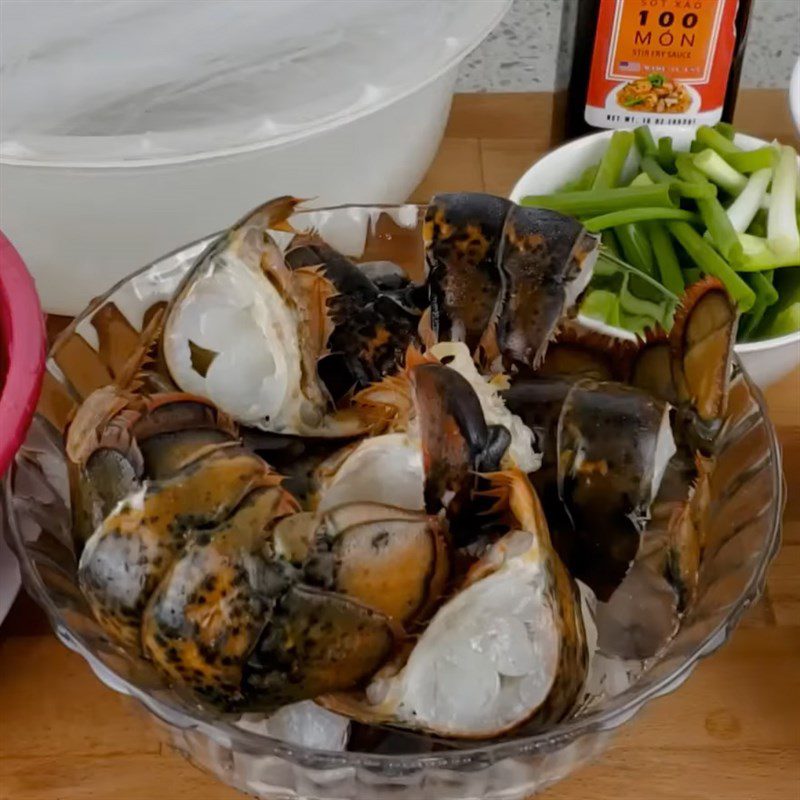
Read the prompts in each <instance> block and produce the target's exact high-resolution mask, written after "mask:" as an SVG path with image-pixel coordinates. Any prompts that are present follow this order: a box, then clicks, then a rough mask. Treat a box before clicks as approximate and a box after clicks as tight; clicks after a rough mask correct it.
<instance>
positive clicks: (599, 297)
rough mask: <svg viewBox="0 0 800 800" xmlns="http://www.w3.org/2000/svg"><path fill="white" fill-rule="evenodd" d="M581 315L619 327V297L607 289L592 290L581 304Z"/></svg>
mask: <svg viewBox="0 0 800 800" xmlns="http://www.w3.org/2000/svg"><path fill="white" fill-rule="evenodd" d="M581 314H584V315H586V316H587V317H592V319H599V320H600V321H601V322H605V323H606V325H613V326H614V327H619V324H620V323H619V296H618V295H617V293H616V292H609V291H607V290H605V289H590V290H589V291H588V292H587V293H586V296H585V297H584V298H583V302H582V303H581Z"/></svg>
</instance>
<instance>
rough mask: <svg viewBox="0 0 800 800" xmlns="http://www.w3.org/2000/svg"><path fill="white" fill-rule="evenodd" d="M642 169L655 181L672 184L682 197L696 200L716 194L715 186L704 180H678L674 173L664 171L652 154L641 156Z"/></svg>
mask: <svg viewBox="0 0 800 800" xmlns="http://www.w3.org/2000/svg"><path fill="white" fill-rule="evenodd" d="M642 169H643V170H644V171H645V173H646V174H647V176H648V177H649V178H650V179H652V180H653V181H655V182H656V183H669V184H671V185H672V186H674V187H675V189H676V190H677V191H678V193H679V194H680V195H681V196H682V197H688V198H691V199H692V200H697V199H700V198H709V197H716V195H717V188H716V186H714V185H713V184H711V183H709V182H708V181H706V180H704V181H702V182H701V181H682V180H678V178H676V177H675V176H674V175H670V174H669V173H668V172H665V171H664V170H663V169H662V168H661V165H660V164H659V163H658V162H657V161H656V160H655V159H654V158H653V157H652V156H645V157H644V158H642Z"/></svg>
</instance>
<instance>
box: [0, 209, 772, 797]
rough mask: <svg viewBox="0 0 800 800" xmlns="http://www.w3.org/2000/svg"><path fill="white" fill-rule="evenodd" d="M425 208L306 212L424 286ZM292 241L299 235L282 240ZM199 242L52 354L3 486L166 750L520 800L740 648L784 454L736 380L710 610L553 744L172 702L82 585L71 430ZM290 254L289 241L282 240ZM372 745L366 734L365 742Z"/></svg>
mask: <svg viewBox="0 0 800 800" xmlns="http://www.w3.org/2000/svg"><path fill="white" fill-rule="evenodd" d="M421 219H422V209H420V208H419V207H417V206H414V205H404V206H382V207H375V206H372V207H370V206H341V207H338V208H327V209H320V210H305V211H299V212H297V213H296V214H295V215H294V217H293V218H292V220H291V221H292V223H293V224H294V225H295V226H296V227H299V228H308V227H314V228H316V229H318V230H319V231H320V232H321V234H322V236H323V237H324V238H325V239H326V240H327V241H328V242H330V244H332V245H333V246H334V247H336V248H338V249H339V250H341V251H343V252H344V253H347V254H348V255H350V256H352V257H354V258H356V259H357V260H369V261H375V260H390V261H394V262H395V263H398V264H400V265H402V266H404V267H406V268H407V269H408V270H409V272H410V273H411V274H412V276H414V277H419V272H420V269H421V265H422V263H423V253H422V241H421V235H420V226H421ZM284 237H285V238H284ZM212 238H213V237H208V238H207V239H204V240H202V241H199V242H196V243H194V244H191V245H188V246H186V247H184V248H182V249H180V250H178V251H176V252H174V253H172V254H170V255H168V256H165V257H164V258H162V259H160V260H158V261H156V262H155V263H153V264H151V265H150V266H148V267H145V268H144V269H142V270H140V271H139V272H137V273H135V274H134V275H132V276H130V277H129V278H127V279H125V280H124V281H122V282H121V283H119V284H117V286H115V287H114V288H113V289H112V290H111V291H110V292H108V294H106V295H105V296H103V297H101V298H99V299H97V300H95V301H94V302H93V303H92V304H91V305H90V307H89V308H88V309H87V310H86V311H85V312H84V313H83V314H81V315H80V316H79V317H78V318H77V319H76V320H75V321H74V323H73V324H72V325H71V326H70V327H69V328H67V329H66V330H65V331H64V333H63V334H62V335H61V336H60V337H59V338H58V340H57V341H56V342H55V343H54V345H53V347H52V349H51V351H50V354H49V358H48V360H47V370H46V373H45V377H44V384H43V392H42V396H41V400H40V402H39V406H38V409H37V413H36V416H35V418H34V420H33V424H32V427H31V429H30V431H29V434H28V437H27V439H26V440H25V442H24V444H23V446H22V448H21V449H20V451H19V453H18V454H17V456H16V459H15V461H14V463H13V464H12V467H11V469H10V470H9V473H8V475H7V476H6V478H5V481H4V486H3V493H2V498H3V503H4V505H5V512H6V514H7V517H8V523H9V524H8V530H9V535H10V542H11V545H12V547H13V548H14V550H15V551H16V553H17V554H18V556H19V559H20V563H21V565H22V571H23V578H24V582H25V585H26V587H27V589H28V591H29V592H30V593H31V594H32V595H33V597H34V598H35V599H36V600H37V601H38V602H39V603H40V604H41V605H42V607H43V608H44V610H45V611H46V612H47V615H48V616H49V618H50V621H51V623H52V625H53V628H54V630H55V632H56V635H57V636H58V637H59V639H60V640H61V641H62V642H63V643H64V644H66V645H67V646H68V647H70V648H71V649H73V650H74V651H76V652H77V653H80V655H81V656H83V658H84V659H86V661H87V662H88V664H89V665H90V667H91V668H92V669H93V670H94V672H95V674H96V675H97V676H98V677H99V678H100V680H101V681H103V683H105V684H106V685H108V686H110V687H111V688H112V689H114V690H116V691H118V692H120V693H122V694H125V695H129V696H130V697H132V698H134V699H136V700H138V701H139V702H140V703H141V704H142V705H143V706H144V707H145V708H146V709H147V710H148V711H149V712H150V713H151V715H152V716H153V717H154V718H155V720H156V722H157V724H158V727H159V729H160V731H161V733H162V735H163V737H164V738H165V739H166V740H167V741H168V742H169V743H171V744H172V745H173V746H174V747H175V748H176V749H177V750H179V751H180V752H181V753H183V754H184V755H185V756H186V757H187V758H188V759H190V760H191V761H192V762H193V763H195V764H196V765H198V766H200V767H201V768H203V769H205V770H207V771H209V772H211V773H212V774H214V775H216V776H217V777H218V778H219V779H221V780H222V781H224V782H226V783H228V784H230V785H231V786H234V787H236V788H238V789H240V790H242V791H244V792H247V793H249V794H252V795H255V796H256V797H261V798H265V799H266V798H269V800H300V798H304V800H333V798H346V799H347V800H360V799H361V798H363V799H364V800H367V799H369V800H380V799H381V798H406V799H407V800H420V799H421V798H437V800H444V799H445V798H458V800H522V799H523V798H527V797H530V796H531V795H533V794H535V793H536V792H538V791H540V790H542V789H543V788H544V787H546V786H549V785H551V784H552V783H554V782H556V781H558V780H560V779H562V778H564V777H565V776H567V775H568V774H569V773H570V772H572V771H573V770H575V769H577V768H578V767H580V766H581V765H582V764H584V763H586V762H587V761H588V760H590V759H591V758H593V757H595V756H597V755H598V754H599V753H600V752H601V751H602V750H603V749H604V748H605V747H606V746H607V744H608V742H609V739H610V737H611V735H612V734H613V733H614V731H615V730H616V729H617V728H618V727H619V726H620V725H622V724H623V723H625V722H627V721H628V720H630V719H631V718H632V717H633V716H634V715H635V714H636V712H637V711H639V710H640V709H641V708H642V707H643V706H644V705H645V703H647V702H648V701H649V700H651V699H653V698H654V697H658V696H660V695H663V694H666V693H668V692H671V691H674V690H675V689H677V688H678V687H679V686H680V684H681V683H682V682H683V681H684V680H686V678H687V677H688V676H689V675H690V673H691V672H692V670H693V669H694V667H695V665H696V664H697V663H698V661H699V660H700V659H701V658H704V657H705V656H708V655H710V654H711V653H713V652H714V651H715V650H716V649H717V648H718V647H720V646H721V645H722V644H723V643H724V642H725V641H726V640H727V639H728V637H729V636H730V634H731V632H732V630H733V629H734V627H735V626H736V624H737V623H738V621H739V619H740V618H741V616H742V614H743V613H744V612H745V610H746V609H747V608H748V607H749V606H750V605H751V604H752V603H753V602H754V601H755V600H756V599H757V598H758V596H759V595H760V594H761V592H762V590H763V587H764V580H765V573H766V570H767V566H768V564H769V562H770V560H771V559H772V557H773V556H774V554H775V552H776V550H777V548H778V545H779V539H780V520H781V514H782V509H783V498H784V488H783V483H782V473H781V463H780V453H779V450H778V445H777V441H776V438H775V432H774V430H773V427H772V425H771V424H770V422H769V420H768V419H767V416H766V411H765V407H764V401H763V398H762V397H761V394H760V393H759V391H758V389H757V388H756V387H755V386H754V385H753V383H752V382H751V381H750V380H749V378H748V377H747V375H746V374H745V373H744V372H742V371H741V369H740V368H739V367H738V365H737V367H736V368H735V375H734V378H733V381H732V385H731V392H730V403H729V417H728V420H727V422H726V424H725V426H724V428H723V431H722V433H721V442H720V452H719V457H718V459H717V463H716V467H715V470H714V473H713V476H712V480H711V509H710V511H711V513H710V520H711V528H710V531H709V541H708V546H707V549H706V555H705V560H704V562H703V565H702V569H701V574H700V585H699V591H698V594H697V599H696V602H695V603H694V604H693V605H692V606H691V608H690V609H689V610H688V611H687V613H686V614H685V616H684V617H683V619H682V623H681V625H680V628H679V630H678V631H677V633H676V634H675V636H674V637H673V638H672V639H671V640H670V641H669V642H668V643H667V644H666V645H665V647H664V648H663V649H662V650H661V651H660V652H659V653H658V655H657V656H656V657H654V658H653V659H651V660H650V661H648V662H647V664H646V665H645V667H644V668H642V669H641V670H638V671H636V673H635V674H634V675H633V676H632V678H631V680H630V681H629V682H626V685H624V686H623V687H622V688H621V689H620V690H619V691H616V692H611V691H610V690H609V691H608V692H607V693H606V694H605V696H603V698H602V699H601V700H600V701H599V702H597V703H595V704H592V705H589V706H587V707H585V708H584V709H583V710H582V712H581V713H580V715H579V716H576V717H574V718H573V719H570V720H568V721H566V722H563V723H561V724H559V725H555V726H552V727H550V728H548V729H547V730H545V731H542V732H540V733H536V734H535V735H529V734H524V733H519V734H516V735H509V736H506V737H503V738H502V739H498V740H496V741H493V742H490V743H466V744H465V743H463V742H461V743H459V742H448V741H443V740H441V739H439V740H433V739H432V738H431V737H428V736H425V735H421V734H408V735H400V734H390V735H388V736H386V737H384V738H381V736H380V735H371V734H379V733H380V731H379V730H378V729H369V730H368V731H367V734H370V735H366V736H360V737H351V740H350V743H349V745H348V748H349V749H347V750H320V749H314V748H311V747H306V746H302V745H298V744H293V743H291V742H289V741H285V740H280V739H276V738H271V737H269V736H267V735H265V734H262V733H259V732H256V731H254V730H252V729H245V728H242V727H239V725H237V724H235V722H236V720H235V719H234V718H230V719H229V718H224V717H220V715H218V714H213V713H210V712H209V711H207V710H205V709H204V708H202V707H200V706H197V705H195V704H193V703H192V702H191V701H189V700H186V699H185V698H182V697H180V696H178V695H177V694H176V693H175V692H174V691H172V690H170V689H169V687H168V686H166V685H165V683H163V682H162V680H161V679H160V677H159V676H158V675H157V674H156V673H155V672H154V671H153V670H152V668H151V667H149V666H148V664H147V663H146V662H144V661H142V660H140V659H137V658H135V657H132V656H131V655H129V654H127V653H125V652H123V651H121V650H120V649H119V648H118V647H117V646H116V645H114V644H113V643H112V642H110V641H109V640H108V639H107V638H106V637H105V635H104V634H103V632H102V631H101V630H100V628H99V626H98V625H97V624H96V622H95V621H94V618H93V617H92V615H91V613H90V612H89V609H88V608H87V605H86V603H85V601H84V599H83V597H82V595H81V592H80V590H79V589H78V586H77V583H76V556H75V553H74V550H73V546H72V538H71V532H70V514H69V489H68V482H67V467H66V462H65V456H64V452H63V448H62V430H63V428H64V425H65V422H66V420H67V418H68V415H69V413H70V412H71V410H72V408H73V407H74V405H75V402H76V400H78V399H80V398H81V397H85V396H86V395H87V394H88V393H89V392H91V391H92V390H93V389H95V388H96V387H98V386H101V385H104V384H106V383H108V382H110V381H111V380H112V379H113V376H114V374H115V369H116V368H117V366H118V365H120V364H122V363H124V361H125V358H126V356H127V354H128V353H129V352H130V349H131V348H132V347H133V346H134V343H135V342H136V334H137V332H138V331H140V330H141V328H142V326H143V325H144V324H145V323H146V321H147V319H148V318H149V315H150V314H152V313H153V311H152V310H153V308H154V307H156V306H158V305H159V304H163V303H165V302H166V301H167V300H168V299H169V298H170V296H171V295H172V293H173V292H174V290H175V289H176V287H177V286H178V284H179V282H180V280H181V278H182V277H183V276H184V275H185V274H186V272H187V270H188V269H189V268H190V266H191V264H192V262H193V260H194V258H195V257H196V256H197V255H198V254H199V253H200V251H201V250H202V249H203V247H204V246H205V245H206V244H207V243H208V242H209V241H211V239H212ZM277 239H278V243H279V244H280V245H281V246H285V244H286V243H287V241H288V234H277ZM362 733H363V732H362Z"/></svg>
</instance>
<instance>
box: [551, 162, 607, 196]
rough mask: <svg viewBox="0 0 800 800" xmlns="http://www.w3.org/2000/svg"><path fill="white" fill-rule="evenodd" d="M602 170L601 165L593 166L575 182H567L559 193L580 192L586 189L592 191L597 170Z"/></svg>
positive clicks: (587, 168)
mask: <svg viewBox="0 0 800 800" xmlns="http://www.w3.org/2000/svg"><path fill="white" fill-rule="evenodd" d="M598 169H600V164H599V163H597V164H592V165H591V166H590V167H586V169H585V170H584V171H583V172H581V174H580V175H579V176H578V177H577V178H576V179H575V180H574V181H567V183H565V184H564V185H563V186H562V187H561V189H560V190H559V191H562V192H580V191H583V190H585V189H591V188H592V184H593V183H594V176H595V175H597V170H598Z"/></svg>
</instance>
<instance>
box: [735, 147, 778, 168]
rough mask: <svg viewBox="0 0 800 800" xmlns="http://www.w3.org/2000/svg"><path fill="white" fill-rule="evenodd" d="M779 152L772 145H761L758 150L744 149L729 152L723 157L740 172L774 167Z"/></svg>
mask: <svg viewBox="0 0 800 800" xmlns="http://www.w3.org/2000/svg"><path fill="white" fill-rule="evenodd" d="M777 157H778V154H777V153H776V152H775V148H774V147H771V146H767V147H759V148H758V150H743V151H740V152H738V153H727V154H725V155H723V158H724V159H725V160H726V161H727V162H728V163H729V164H730V165H731V166H732V167H733V168H734V169H735V170H738V171H739V172H748V173H749V172H756V171H757V170H759V169H772V167H773V165H774V164H775V160H776V158H777Z"/></svg>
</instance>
